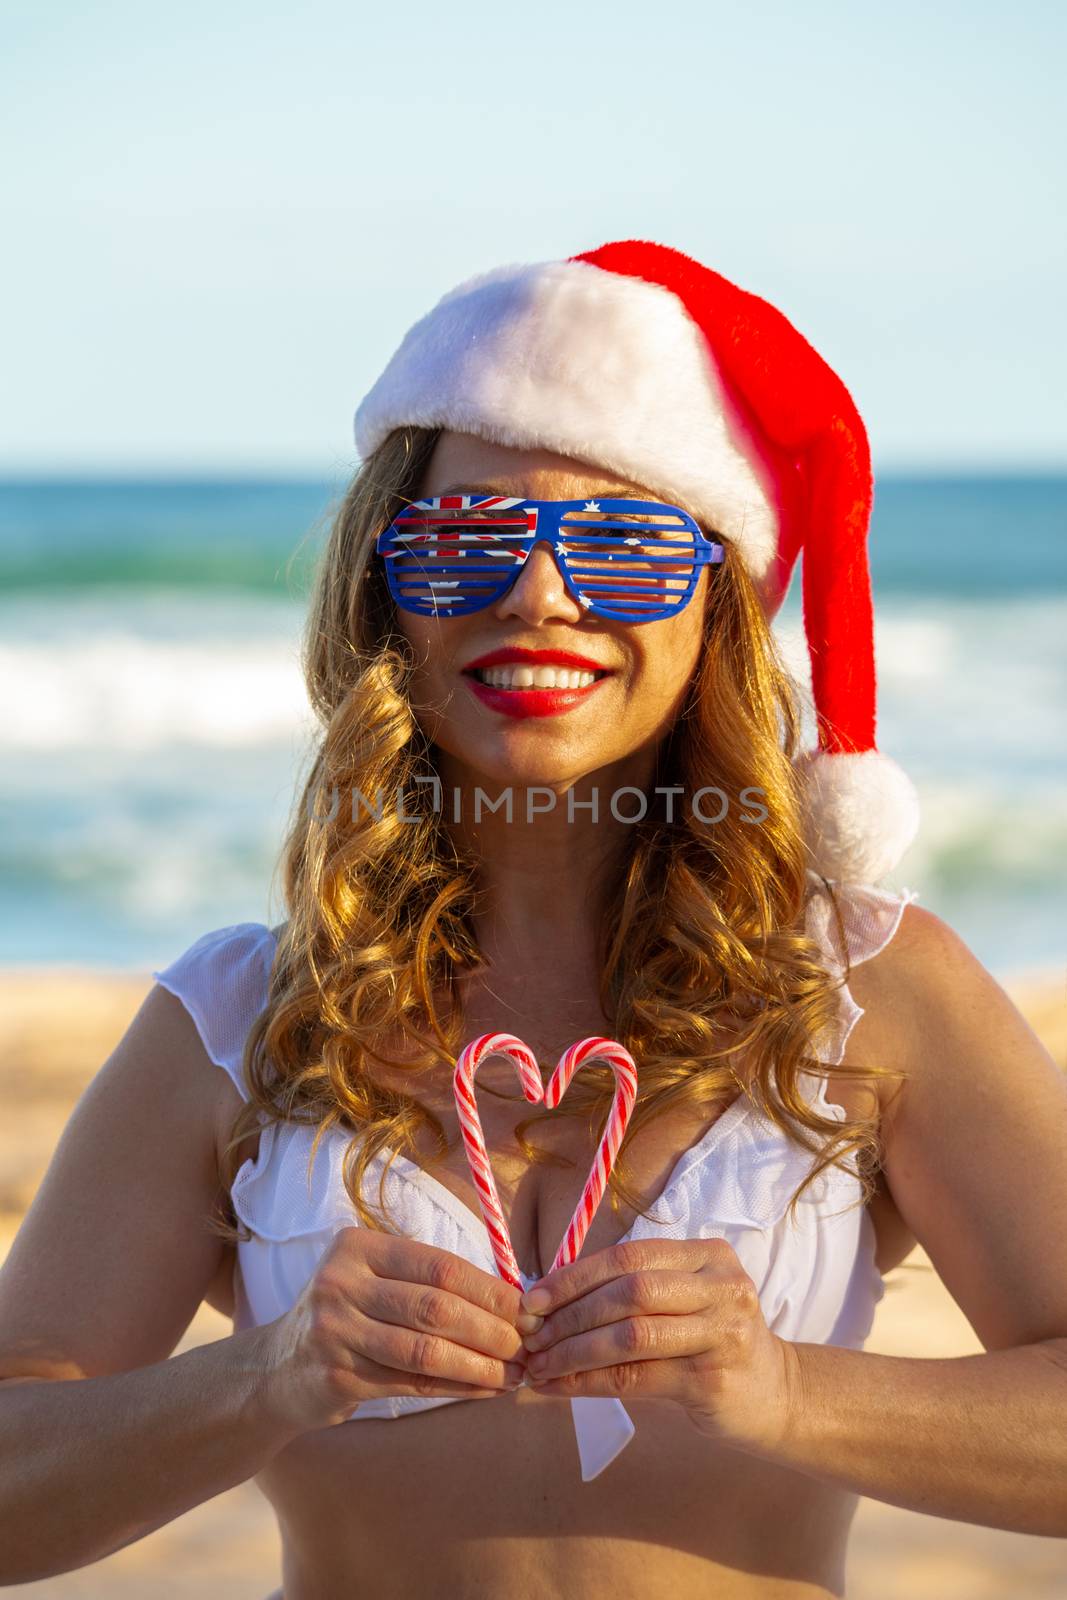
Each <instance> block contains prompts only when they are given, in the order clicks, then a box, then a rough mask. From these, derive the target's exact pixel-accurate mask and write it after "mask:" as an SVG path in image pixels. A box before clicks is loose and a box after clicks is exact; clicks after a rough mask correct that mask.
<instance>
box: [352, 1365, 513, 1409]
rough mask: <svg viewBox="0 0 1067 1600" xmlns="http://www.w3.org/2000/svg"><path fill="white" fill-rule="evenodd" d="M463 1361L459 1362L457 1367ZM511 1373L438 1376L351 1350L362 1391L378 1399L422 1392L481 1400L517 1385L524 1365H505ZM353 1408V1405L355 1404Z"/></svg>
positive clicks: (421, 1394)
mask: <svg viewBox="0 0 1067 1600" xmlns="http://www.w3.org/2000/svg"><path fill="white" fill-rule="evenodd" d="M445 1365H448V1363H447V1361H446V1362H445ZM459 1365H460V1363H457V1367H458V1366H459ZM502 1370H503V1371H504V1372H505V1373H508V1374H509V1376H508V1377H507V1379H506V1381H505V1382H502V1383H500V1382H494V1383H478V1382H467V1381H465V1380H464V1379H462V1378H455V1377H437V1376H434V1375H432V1374H429V1373H425V1372H415V1371H413V1370H412V1369H411V1368H401V1367H392V1366H388V1365H384V1364H383V1363H382V1362H380V1361H375V1360H373V1358H372V1357H371V1356H369V1355H367V1354H366V1353H365V1352H364V1351H360V1352H358V1353H357V1352H356V1351H353V1352H352V1372H353V1374H354V1376H355V1377H357V1378H358V1379H359V1386H360V1391H361V1392H362V1393H363V1394H364V1396H365V1398H368V1399H377V1398H378V1397H379V1396H381V1397H383V1398H384V1397H385V1396H388V1395H395V1394H396V1395H420V1396H422V1397H424V1398H426V1399H429V1398H431V1397H432V1398H435V1399H436V1398H440V1399H450V1398H452V1397H453V1396H454V1397H455V1398H456V1399H457V1400H479V1399H484V1398H489V1397H492V1396H495V1397H496V1398H497V1399H499V1397H500V1396H501V1395H502V1394H506V1393H508V1392H509V1391H510V1390H512V1389H515V1388H517V1387H518V1386H519V1384H520V1383H521V1382H522V1373H523V1369H522V1368H521V1367H519V1366H518V1365H516V1364H512V1365H511V1366H510V1367H509V1366H508V1365H507V1364H504V1365H503V1368H502ZM353 1409H354V1408H353Z"/></svg>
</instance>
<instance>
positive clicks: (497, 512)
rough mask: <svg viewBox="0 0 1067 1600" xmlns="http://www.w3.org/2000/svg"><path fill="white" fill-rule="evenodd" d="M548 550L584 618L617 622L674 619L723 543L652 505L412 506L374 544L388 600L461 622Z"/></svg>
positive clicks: (479, 502) (449, 498)
mask: <svg viewBox="0 0 1067 1600" xmlns="http://www.w3.org/2000/svg"><path fill="white" fill-rule="evenodd" d="M539 540H544V541H545V542H546V543H547V544H550V545H551V546H552V551H553V554H554V555H555V558H556V561H557V563H558V565H559V569H560V572H561V574H562V576H563V581H564V583H565V584H566V585H567V589H568V590H569V592H570V593H571V594H572V595H573V596H574V598H575V600H576V601H577V602H578V604H579V605H580V606H581V607H582V609H583V610H584V611H586V612H588V613H589V615H590V616H594V617H608V618H612V619H614V620H616V621H620V622H656V621H659V620H660V619H661V618H663V617H673V616H675V615H676V614H677V613H678V612H679V611H681V610H682V608H683V606H685V605H687V604H688V602H689V601H690V600H691V599H692V597H693V594H694V593H695V591H696V586H697V582H698V580H699V578H700V574H701V571H702V569H703V568H704V567H706V566H714V565H717V564H719V563H720V562H721V561H722V560H723V557H724V551H723V547H722V545H721V544H715V543H713V541H712V540H710V539H708V538H707V537H706V536H705V534H704V532H703V530H702V529H701V528H700V527H698V525H697V523H696V522H695V521H694V520H693V518H692V517H691V516H690V515H689V514H688V512H686V511H682V510H681V509H680V508H679V507H678V506H667V505H661V504H660V503H659V502H658V501H653V500H521V499H514V498H508V497H506V496H503V495H473V494H464V495H460V494H453V495H443V496H439V497H438V498H436V499H431V500H416V501H414V502H413V503H412V504H411V505H409V506H405V507H404V509H403V511H401V512H400V513H399V515H398V516H397V517H396V518H395V519H394V520H393V521H392V522H391V523H390V524H389V526H388V527H387V528H385V529H384V530H383V531H382V532H381V533H380V534H379V535H378V543H377V551H378V554H379V555H380V556H382V557H383V559H384V561H385V571H386V577H387V580H388V584H389V593H390V594H391V595H392V597H393V599H394V601H395V602H396V604H397V605H398V606H400V607H401V608H402V609H403V610H405V611H413V612H415V613H417V614H418V615H419V616H428V617H445V616H448V617H458V616H463V615H465V614H466V613H467V612H470V611H480V610H481V609H482V607H483V606H487V605H491V604H492V603H493V602H494V601H495V600H499V599H500V597H501V595H503V594H505V593H506V592H507V590H508V589H509V588H510V587H511V585H512V584H513V583H514V582H515V579H516V578H517V576H518V574H519V571H520V570H521V568H522V565H523V563H524V562H525V561H526V559H527V557H528V556H529V554H530V552H531V550H532V549H533V547H534V545H535V543H537V542H538V541H539Z"/></svg>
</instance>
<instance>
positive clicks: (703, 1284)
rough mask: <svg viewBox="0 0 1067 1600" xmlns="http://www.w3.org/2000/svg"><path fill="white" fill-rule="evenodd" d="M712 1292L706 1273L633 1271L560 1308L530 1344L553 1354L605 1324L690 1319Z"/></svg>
mask: <svg viewBox="0 0 1067 1600" xmlns="http://www.w3.org/2000/svg"><path fill="white" fill-rule="evenodd" d="M712 1293H713V1290H712V1288H711V1285H710V1284H709V1282H708V1279H707V1277H706V1276H705V1275H704V1274H703V1273H699V1272H661V1271H658V1270H655V1269H644V1270H638V1271H636V1272H628V1273H626V1274H625V1275H624V1276H623V1277H621V1278H612V1279H611V1280H610V1282H608V1283H604V1284H601V1285H600V1287H599V1288H595V1289H592V1290H590V1291H589V1292H588V1293H587V1294H584V1295H582V1296H581V1298H580V1299H577V1300H570V1301H568V1302H567V1304H566V1305H562V1306H560V1308H559V1309H558V1311H553V1312H552V1313H551V1314H550V1315H549V1316H547V1317H546V1318H545V1320H544V1323H543V1324H542V1326H541V1327H540V1328H539V1329H538V1330H537V1332H536V1333H529V1334H527V1335H526V1336H525V1340H524V1343H525V1346H526V1349H527V1350H528V1351H534V1350H547V1349H548V1348H549V1347H550V1346H551V1345H554V1344H557V1343H558V1342H559V1341H560V1340H561V1339H567V1338H571V1337H573V1336H574V1335H575V1334H578V1333H586V1332H588V1330H589V1329H590V1328H596V1327H598V1326H600V1325H601V1324H602V1323H611V1322H622V1321H623V1320H624V1319H625V1318H627V1317H638V1316H659V1315H666V1314H672V1315H677V1316H685V1315H687V1314H689V1313H692V1312H697V1311H703V1310H705V1309H706V1308H707V1306H708V1304H709V1302H710V1299H711V1295H712Z"/></svg>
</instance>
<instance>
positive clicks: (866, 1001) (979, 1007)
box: [848, 903, 1015, 1109]
mask: <svg viewBox="0 0 1067 1600" xmlns="http://www.w3.org/2000/svg"><path fill="white" fill-rule="evenodd" d="M848 985H849V991H850V993H851V995H852V998H853V1000H854V1001H855V1003H856V1005H857V1006H858V1007H859V1008H860V1010H861V1012H862V1016H861V1017H860V1018H858V1019H857V1025H856V1028H855V1031H854V1033H853V1035H852V1037H851V1039H850V1048H849V1056H850V1060H852V1061H853V1062H854V1063H856V1064H861V1063H862V1061H864V1060H867V1061H872V1062H877V1063H878V1064H879V1065H882V1066H890V1067H892V1068H894V1069H896V1070H899V1071H901V1072H902V1073H904V1074H905V1080H904V1081H905V1084H906V1083H907V1081H908V1080H911V1079H914V1078H915V1077H916V1075H917V1074H919V1073H924V1072H929V1071H933V1070H936V1068H937V1063H938V1061H939V1060H943V1059H945V1058H946V1056H947V1053H948V1052H949V1050H950V1049H951V1048H952V1045H951V1039H952V1034H953V1031H954V1029H955V1028H956V1026H957V1023H958V1021H959V1019H960V1018H961V1016H963V1015H964V1014H968V1015H971V1016H973V1015H975V1014H976V1013H978V1012H984V1013H986V1014H987V1015H989V1016H990V1017H991V1018H994V1019H995V1018H998V1017H1003V1016H1004V1015H1006V1014H1007V1013H1008V1012H1013V1011H1014V1009H1015V1008H1014V1006H1013V1004H1012V1002H1011V1000H1010V999H1009V997H1008V995H1007V994H1006V993H1005V992H1004V990H1003V989H1002V988H1001V986H1000V984H999V983H998V982H997V980H996V978H995V977H994V976H993V974H992V973H990V972H989V971H988V970H987V969H986V968H985V967H984V966H983V964H982V963H981V961H979V959H978V957H977V956H976V955H975V954H974V952H973V951H972V950H971V949H970V947H969V946H968V945H967V943H966V942H965V940H964V939H963V938H961V936H960V935H959V934H958V933H957V932H956V930H955V929H954V928H953V927H951V926H950V924H949V923H947V922H946V921H945V920H944V919H943V918H942V917H939V916H938V915H937V914H936V913H935V912H933V911H930V910H928V909H927V908H926V907H924V906H920V905H916V904H914V903H909V904H908V905H906V906H905V907H904V908H903V910H902V912H901V915H900V918H899V923H898V926H897V929H896V932H895V934H894V936H893V938H892V939H890V940H889V941H888V942H887V943H886V944H885V945H884V946H883V947H882V949H880V950H879V951H878V953H877V955H875V956H873V957H872V958H871V959H870V960H868V961H865V962H864V963H863V964H862V965H860V966H858V967H857V968H856V969H855V971H854V972H853V973H851V974H850V976H849V980H848ZM880 1088H881V1090H882V1093H883V1097H886V1096H888V1100H886V1099H885V1098H883V1105H884V1106H885V1107H886V1109H888V1104H889V1102H893V1103H895V1102H896V1100H897V1089H896V1085H895V1084H892V1083H889V1082H888V1080H887V1081H886V1083H884V1084H883V1085H881V1086H880Z"/></svg>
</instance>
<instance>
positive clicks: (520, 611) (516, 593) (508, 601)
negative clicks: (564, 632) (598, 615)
mask: <svg viewBox="0 0 1067 1600" xmlns="http://www.w3.org/2000/svg"><path fill="white" fill-rule="evenodd" d="M495 609H496V613H497V615H498V616H499V617H501V618H504V617H509V616H515V617H521V618H522V619H523V621H524V622H531V623H534V622H540V621H543V620H544V619H546V618H548V617H556V618H559V619H562V620H563V621H566V622H577V621H579V620H580V619H581V618H582V617H583V616H584V615H585V612H584V609H583V607H582V606H581V605H579V603H578V601H577V600H575V598H574V596H573V595H572V594H571V593H570V591H569V590H568V588H567V585H566V583H565V582H564V580H563V574H562V572H561V571H560V569H559V565H558V563H557V561H556V556H555V552H554V551H553V549H552V546H551V545H550V544H549V543H548V542H547V541H546V540H543V539H542V540H538V541H537V542H536V543H535V544H534V546H533V548H532V549H531V551H530V553H529V555H528V556H527V557H526V560H525V561H524V562H523V564H522V567H521V568H520V570H519V573H518V576H517V577H516V579H515V581H514V583H513V584H512V585H511V588H510V589H509V590H508V591H507V593H506V594H504V595H502V596H501V598H500V599H499V600H498V601H497V604H496V607H495Z"/></svg>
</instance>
